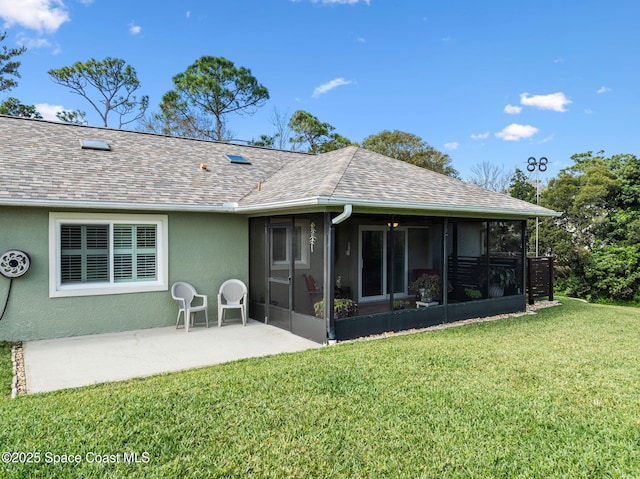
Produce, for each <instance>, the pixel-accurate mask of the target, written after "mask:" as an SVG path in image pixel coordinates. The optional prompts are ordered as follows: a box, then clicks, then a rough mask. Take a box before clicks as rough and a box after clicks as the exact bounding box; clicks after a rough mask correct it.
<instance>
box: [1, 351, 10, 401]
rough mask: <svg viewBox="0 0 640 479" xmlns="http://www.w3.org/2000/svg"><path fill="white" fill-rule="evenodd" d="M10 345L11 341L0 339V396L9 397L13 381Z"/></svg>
mask: <svg viewBox="0 0 640 479" xmlns="http://www.w3.org/2000/svg"><path fill="white" fill-rule="evenodd" d="M12 347H13V344H12V343H7V342H2V341H0V398H2V397H11V382H12V381H13V362H12V360H11V348H12Z"/></svg>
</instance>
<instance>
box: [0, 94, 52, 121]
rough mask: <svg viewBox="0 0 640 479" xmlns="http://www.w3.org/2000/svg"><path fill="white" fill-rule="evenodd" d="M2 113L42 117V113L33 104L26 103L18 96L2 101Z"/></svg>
mask: <svg viewBox="0 0 640 479" xmlns="http://www.w3.org/2000/svg"><path fill="white" fill-rule="evenodd" d="M0 115H9V116H20V117H23V118H38V119H42V115H41V114H40V113H39V112H38V110H36V107H35V106H33V105H24V104H22V103H20V100H18V99H17V98H13V97H9V98H7V99H6V100H5V101H3V102H2V103H0Z"/></svg>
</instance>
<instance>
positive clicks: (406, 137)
mask: <svg viewBox="0 0 640 479" xmlns="http://www.w3.org/2000/svg"><path fill="white" fill-rule="evenodd" d="M362 147H363V148H366V149H368V150H371V151H375V152H376V153H380V154H382V155H386V156H390V157H391V158H396V159H397V160H402V161H406V162H407V163H411V164H412V165H417V166H420V167H422V168H426V169H429V170H432V171H436V172H438V173H442V174H444V175H448V176H453V177H458V172H457V171H456V170H455V169H454V168H453V166H451V158H449V155H447V154H446V153H441V152H440V151H438V150H436V149H435V148H433V147H432V146H430V145H429V144H428V143H427V142H426V141H423V140H422V138H420V137H419V136H416V135H414V134H412V133H405V132H403V131H399V130H394V131H388V130H385V131H383V132H381V133H378V134H377V135H371V136H368V137H367V138H365V139H364V140H363V142H362Z"/></svg>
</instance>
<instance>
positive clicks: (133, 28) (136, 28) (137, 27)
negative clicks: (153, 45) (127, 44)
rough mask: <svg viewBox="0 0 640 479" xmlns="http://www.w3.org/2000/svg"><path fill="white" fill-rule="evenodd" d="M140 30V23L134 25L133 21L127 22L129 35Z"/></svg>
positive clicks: (136, 33)
mask: <svg viewBox="0 0 640 479" xmlns="http://www.w3.org/2000/svg"><path fill="white" fill-rule="evenodd" d="M141 31H142V27H141V26H140V25H136V24H135V23H134V22H131V23H130V24H129V33H130V34H131V35H138V34H139V33H140V32H141Z"/></svg>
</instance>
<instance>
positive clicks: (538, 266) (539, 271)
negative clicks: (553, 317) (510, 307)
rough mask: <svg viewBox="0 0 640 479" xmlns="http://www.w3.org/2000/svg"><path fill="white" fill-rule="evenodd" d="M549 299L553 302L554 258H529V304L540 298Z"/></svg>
mask: <svg viewBox="0 0 640 479" xmlns="http://www.w3.org/2000/svg"><path fill="white" fill-rule="evenodd" d="M547 296H548V297H549V301H553V257H551V256H528V257H527V297H528V298H529V304H533V303H534V301H535V300H536V299H538V298H543V297H547Z"/></svg>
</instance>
